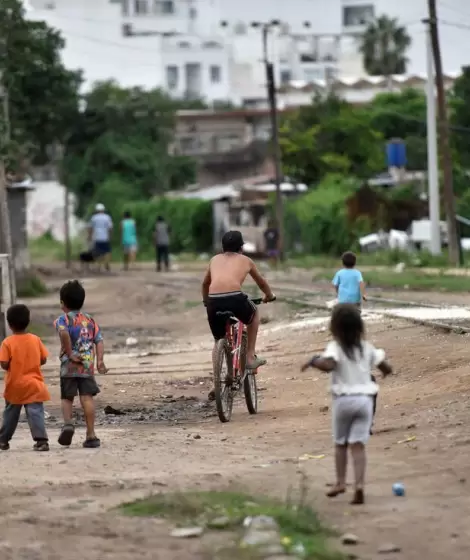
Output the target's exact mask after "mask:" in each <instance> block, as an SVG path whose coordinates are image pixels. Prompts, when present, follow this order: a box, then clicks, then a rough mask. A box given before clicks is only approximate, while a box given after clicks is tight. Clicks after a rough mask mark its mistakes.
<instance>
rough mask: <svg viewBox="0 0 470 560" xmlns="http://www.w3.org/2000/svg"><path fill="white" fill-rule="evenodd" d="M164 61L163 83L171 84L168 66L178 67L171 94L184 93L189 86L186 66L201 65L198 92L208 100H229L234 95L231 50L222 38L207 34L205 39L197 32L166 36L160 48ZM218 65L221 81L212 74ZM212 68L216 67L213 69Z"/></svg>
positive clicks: (179, 94) (165, 85)
mask: <svg viewBox="0 0 470 560" xmlns="http://www.w3.org/2000/svg"><path fill="white" fill-rule="evenodd" d="M161 49H162V51H161V58H162V64H163V67H164V70H165V81H164V83H163V86H164V87H165V88H167V87H168V79H167V78H168V76H167V68H168V67H173V68H178V71H177V74H178V80H177V85H176V87H175V88H174V89H172V90H170V92H171V94H172V95H174V96H177V97H180V96H183V95H184V94H185V92H186V91H187V90H188V89H191V88H190V85H189V84H188V83H187V80H186V66H187V65H188V64H198V65H199V73H200V76H199V81H200V88H201V90H200V92H199V95H200V96H201V97H204V98H205V99H206V100H208V101H215V100H227V99H229V98H230V97H231V81H230V64H229V60H230V53H229V49H228V47H227V46H226V44H225V42H224V39H223V37H220V36H212V37H211V36H207V37H204V38H203V39H202V38H201V37H197V36H195V35H183V36H177V37H169V38H164V39H163V40H162V47H161ZM216 68H218V69H219V70H218V72H219V76H218V78H219V79H218V80H214V79H213V78H216V76H213V75H212V72H215V71H216V70H215V69H216ZM211 69H213V70H211Z"/></svg>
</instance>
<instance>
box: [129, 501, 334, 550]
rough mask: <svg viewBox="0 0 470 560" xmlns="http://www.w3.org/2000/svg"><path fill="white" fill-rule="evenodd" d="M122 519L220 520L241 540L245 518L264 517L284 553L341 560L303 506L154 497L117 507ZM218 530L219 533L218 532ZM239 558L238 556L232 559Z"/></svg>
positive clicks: (209, 524)
mask: <svg viewBox="0 0 470 560" xmlns="http://www.w3.org/2000/svg"><path fill="white" fill-rule="evenodd" d="M121 509H122V511H123V512H124V514H126V515H131V516H141V517H159V518H165V519H168V520H170V521H172V522H174V523H176V524H177V525H178V526H199V527H202V526H205V527H208V528H211V527H212V525H213V522H214V521H215V520H216V519H220V518H221V517H224V518H226V519H227V523H226V524H225V526H224V527H223V529H224V530H231V531H236V532H237V533H239V535H240V536H241V534H242V523H243V520H244V519H245V518H246V517H249V516H257V515H267V516H270V517H272V518H274V519H275V520H276V521H277V523H278V524H279V527H280V531H281V538H282V540H283V544H284V545H285V547H286V551H287V552H288V551H289V550H292V549H293V547H295V546H296V545H299V544H302V545H303V547H304V549H305V556H304V558H308V559H316V560H342V559H343V558H344V556H343V555H342V554H340V553H338V552H333V551H331V550H330V548H329V546H328V543H327V540H328V538H329V537H331V536H332V534H333V533H332V532H331V531H328V530H327V529H326V528H325V527H324V526H323V525H322V524H321V523H320V521H319V519H318V516H317V515H316V513H315V512H314V511H313V510H312V509H311V508H310V507H307V506H304V505H297V506H290V505H286V504H282V503H280V502H276V501H274V500H270V499H268V498H253V497H252V496H249V495H246V494H241V493H235V492H188V493H184V494H183V493H178V494H174V493H171V494H158V495H154V496H151V497H149V498H146V499H144V500H139V501H137V502H133V503H129V504H125V505H123V506H121ZM221 530H222V529H221ZM233 557H234V558H235V557H237V558H240V556H238V555H237V556H233Z"/></svg>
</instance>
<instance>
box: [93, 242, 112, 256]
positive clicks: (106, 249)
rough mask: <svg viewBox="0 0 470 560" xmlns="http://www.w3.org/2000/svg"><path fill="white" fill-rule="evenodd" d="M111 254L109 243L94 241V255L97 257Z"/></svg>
mask: <svg viewBox="0 0 470 560" xmlns="http://www.w3.org/2000/svg"><path fill="white" fill-rule="evenodd" d="M109 253H111V243H110V242H109V241H95V254H96V255H97V256H98V257H102V256H103V255H109Z"/></svg>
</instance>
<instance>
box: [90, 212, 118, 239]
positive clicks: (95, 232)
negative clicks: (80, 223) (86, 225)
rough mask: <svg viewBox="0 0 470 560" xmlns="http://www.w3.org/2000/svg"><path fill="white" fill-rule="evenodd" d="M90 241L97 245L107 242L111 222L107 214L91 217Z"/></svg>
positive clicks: (97, 214)
mask: <svg viewBox="0 0 470 560" xmlns="http://www.w3.org/2000/svg"><path fill="white" fill-rule="evenodd" d="M90 227H91V229H92V240H93V241H95V242H98V243H103V242H104V243H106V242H108V241H109V238H110V232H111V229H112V227H113V220H112V219H111V216H109V214H105V213H104V212H98V213H96V214H94V215H93V216H92V217H91V220H90Z"/></svg>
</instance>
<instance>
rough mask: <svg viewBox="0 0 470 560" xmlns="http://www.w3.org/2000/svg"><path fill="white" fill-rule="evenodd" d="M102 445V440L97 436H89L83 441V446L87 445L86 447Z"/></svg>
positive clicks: (93, 447)
mask: <svg viewBox="0 0 470 560" xmlns="http://www.w3.org/2000/svg"><path fill="white" fill-rule="evenodd" d="M100 446H101V441H100V440H99V439H98V438H97V437H94V438H89V439H88V438H87V439H86V440H85V441H84V442H83V447H85V448H86V449H97V448H98V447H100Z"/></svg>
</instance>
